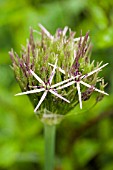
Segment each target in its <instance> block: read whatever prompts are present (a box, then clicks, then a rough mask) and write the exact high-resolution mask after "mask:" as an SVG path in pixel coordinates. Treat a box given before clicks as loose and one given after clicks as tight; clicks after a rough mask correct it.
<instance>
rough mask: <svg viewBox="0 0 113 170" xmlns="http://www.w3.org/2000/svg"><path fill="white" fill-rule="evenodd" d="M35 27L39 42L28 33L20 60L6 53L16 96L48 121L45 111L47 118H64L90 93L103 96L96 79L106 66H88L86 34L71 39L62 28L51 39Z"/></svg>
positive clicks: (88, 55) (89, 48) (90, 64)
mask: <svg viewBox="0 0 113 170" xmlns="http://www.w3.org/2000/svg"><path fill="white" fill-rule="evenodd" d="M39 27H40V28H41V33H40V35H41V41H37V42H35V41H34V38H33V30H32V29H31V32H30V39H29V41H28V43H27V45H26V47H24V48H22V51H21V54H20V57H19V56H18V55H17V54H16V53H15V52H13V50H11V52H10V57H11V59H12V63H13V69H14V72H15V75H16V79H17V80H18V82H19V85H20V87H21V90H22V91H23V92H22V93H18V94H17V95H24V94H27V95H28V96H29V98H30V100H31V102H32V104H33V106H34V108H35V109H34V111H35V112H37V113H40V114H41V116H42V115H43V116H42V117H48V115H46V114H45V110H46V113H47V114H48V113H49V114H50V113H51V115H58V114H60V115H64V114H66V113H68V112H69V111H70V110H71V109H72V108H74V107H75V106H76V105H77V104H78V103H80V108H82V101H85V100H88V99H89V98H90V96H91V95H92V94H93V92H94V91H97V92H99V93H100V95H101V96H102V95H103V94H105V95H107V93H105V92H104V87H105V85H104V83H103V82H104V81H103V79H99V78H98V73H99V71H100V70H102V68H103V67H105V66H106V65H107V64H104V65H103V66H100V64H101V63H100V64H98V63H97V65H96V66H94V61H93V62H90V53H91V47H92V46H91V43H90V41H89V33H86V35H85V36H84V37H82V36H81V37H79V38H75V33H74V32H72V31H71V30H70V29H68V27H65V28H64V29H63V30H61V29H58V30H57V31H56V33H55V35H54V36H52V35H51V34H50V33H49V32H48V31H47V30H46V29H45V28H44V27H43V26H42V25H41V24H39ZM67 32H68V36H67ZM98 82H102V83H101V85H100V88H101V89H97V88H96V87H95V86H96V84H97V83H98ZM98 98H99V96H98ZM96 100H97V99H96Z"/></svg>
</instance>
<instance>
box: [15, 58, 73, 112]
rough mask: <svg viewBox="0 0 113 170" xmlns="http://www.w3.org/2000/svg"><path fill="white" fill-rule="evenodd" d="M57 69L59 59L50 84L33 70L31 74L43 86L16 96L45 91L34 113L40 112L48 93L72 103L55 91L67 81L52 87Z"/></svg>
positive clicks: (54, 67)
mask: <svg viewBox="0 0 113 170" xmlns="http://www.w3.org/2000/svg"><path fill="white" fill-rule="evenodd" d="M56 68H57V59H56V62H55V65H54V66H53V70H52V72H51V75H50V77H49V79H48V82H47V83H45V82H44V81H43V80H42V79H41V78H40V77H39V76H38V75H36V74H35V73H34V72H33V71H32V70H30V73H31V74H32V75H33V76H34V77H35V78H36V80H37V81H38V82H39V83H40V84H41V85H42V86H39V87H38V88H37V89H34V90H30V91H26V92H22V93H18V94H16V95H15V96H19V95H25V94H32V93H39V92H42V91H44V93H43V95H42V97H41V99H40V101H39V103H38V104H37V106H36V108H35V109H34V112H36V111H37V110H38V108H39V107H40V105H41V104H42V102H43V101H44V99H45V97H46V96H47V93H48V92H50V93H52V94H54V95H55V96H57V97H59V98H60V99H62V100H64V101H66V102H68V103H70V101H69V100H67V99H66V98H64V97H62V96H61V95H60V94H58V93H57V92H56V91H55V89H54V88H55V87H58V86H59V85H62V84H64V83H66V82H67V80H66V81H62V82H59V83H57V84H54V85H51V83H52V80H53V77H54V75H55V70H56Z"/></svg>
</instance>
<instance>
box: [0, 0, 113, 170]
mask: <svg viewBox="0 0 113 170" xmlns="http://www.w3.org/2000/svg"><path fill="white" fill-rule="evenodd" d="M38 23H41V24H43V25H44V26H45V27H46V28H47V29H48V30H49V31H50V32H52V33H53V34H54V33H55V30H56V29H57V28H58V27H61V28H63V27H64V26H65V25H68V26H69V27H71V28H72V30H75V31H76V32H77V35H76V36H79V35H80V31H81V30H82V32H83V34H85V33H86V32H87V31H88V30H90V36H91V39H92V42H93V46H94V50H93V53H92V55H93V56H92V59H95V60H98V61H101V60H103V63H106V62H108V63H110V64H109V66H108V68H106V69H105V70H103V73H102V75H104V77H105V80H106V82H108V83H109V84H108V86H107V87H106V91H107V92H109V93H110V96H109V97H105V98H104V100H103V101H102V102H100V103H98V104H97V105H96V106H95V107H93V106H94V104H95V102H94V98H93V97H92V98H91V99H90V105H89V104H87V101H86V102H84V103H83V104H84V107H85V110H86V112H83V111H80V109H79V107H76V109H74V110H73V113H74V114H75V115H73V116H68V117H67V118H66V119H65V120H63V121H62V123H61V124H60V125H59V126H58V127H57V138H56V141H57V142H56V157H57V158H56V167H57V169H58V168H59V169H61V170H73V169H79V170H94V169H96V170H112V169H113V161H112V160H113V135H112V130H113V127H112V124H113V102H112V101H113V95H112V93H113V75H112V74H113V73H112V67H113V59H112V55H113V31H112V30H113V2H112V1H111V0H107V1H106V0H100V1H97V0H92V1H90V0H66V1H63V0H62V1H58V0H56V1H51V0H48V1H47V0H46V1H43V0H36V1H33V0H25V1H23V0H19V1H18V2H17V1H15V0H11V1H10V0H0V169H4V170H19V169H22V170H25V169H27V170H29V169H30V170H31V169H32V170H35V169H43V161H44V156H43V155H44V150H43V149H44V148H43V147H44V139H43V125H42V124H41V123H40V121H39V120H38V119H37V118H36V117H35V115H34V113H33V108H32V106H31V104H30V102H29V100H28V98H27V97H26V96H23V97H21V98H16V97H14V94H16V93H17V92H18V91H19V90H20V89H19V87H18V85H17V83H16V81H15V77H14V75H13V72H12V70H11V68H10V65H11V61H10V58H9V55H8V51H9V50H10V49H11V48H12V47H13V48H14V49H15V51H18V52H19V51H20V44H23V45H25V43H26V38H27V37H28V36H29V28H30V26H32V27H33V28H34V29H37V24H38ZM89 108H92V109H90V110H88V109H89ZM70 115H71V113H70Z"/></svg>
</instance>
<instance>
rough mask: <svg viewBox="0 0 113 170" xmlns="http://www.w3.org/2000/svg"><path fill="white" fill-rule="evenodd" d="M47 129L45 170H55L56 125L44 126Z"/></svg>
mask: <svg viewBox="0 0 113 170" xmlns="http://www.w3.org/2000/svg"><path fill="white" fill-rule="evenodd" d="M44 128H45V170H54V152H55V131H56V126H55V125H47V124H44Z"/></svg>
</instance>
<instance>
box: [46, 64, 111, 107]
mask: <svg viewBox="0 0 113 170" xmlns="http://www.w3.org/2000/svg"><path fill="white" fill-rule="evenodd" d="M48 64H49V65H50V66H52V67H54V65H53V64H51V63H48ZM106 65H108V63H106V64H104V65H103V66H101V67H99V68H97V69H95V70H93V71H91V72H90V73H88V74H86V75H83V76H80V75H77V76H71V78H69V79H67V80H65V83H67V84H64V85H62V86H59V87H57V88H56V90H59V89H64V88H66V87H69V86H71V85H72V84H75V83H76V84H77V91H78V98H79V103H80V108H81V109H82V98H81V91H80V84H82V85H84V86H86V87H88V88H93V89H94V90H95V91H97V92H99V93H102V94H105V95H108V93H106V92H104V91H102V90H99V89H97V88H95V87H92V86H91V85H90V84H87V83H85V82H83V81H82V79H84V78H87V77H89V76H91V75H92V74H94V73H96V72H98V71H100V70H101V69H102V68H103V67H105V66H106ZM57 69H58V70H59V71H60V72H61V73H63V74H65V71H64V70H63V69H62V68H60V67H57ZM68 76H69V77H70V75H68ZM75 79H78V80H75ZM79 79H80V80H79ZM59 85H60V84H59ZM54 87H55V86H54Z"/></svg>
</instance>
